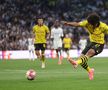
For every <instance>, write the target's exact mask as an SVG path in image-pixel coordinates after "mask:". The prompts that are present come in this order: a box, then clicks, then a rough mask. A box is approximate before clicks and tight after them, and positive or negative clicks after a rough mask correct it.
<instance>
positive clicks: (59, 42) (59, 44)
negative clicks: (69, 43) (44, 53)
mask: <svg viewBox="0 0 108 90" xmlns="http://www.w3.org/2000/svg"><path fill="white" fill-rule="evenodd" d="M58 48H62V40H61V39H59V40H54V41H53V49H58Z"/></svg>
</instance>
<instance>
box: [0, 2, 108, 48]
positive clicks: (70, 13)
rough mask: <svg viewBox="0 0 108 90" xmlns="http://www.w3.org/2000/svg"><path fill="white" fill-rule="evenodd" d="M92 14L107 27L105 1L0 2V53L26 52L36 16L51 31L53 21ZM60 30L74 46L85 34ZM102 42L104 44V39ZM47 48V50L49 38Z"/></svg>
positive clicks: (77, 31) (79, 18)
mask: <svg viewBox="0 0 108 90" xmlns="http://www.w3.org/2000/svg"><path fill="white" fill-rule="evenodd" d="M94 11H95V12H97V13H98V14H99V15H100V17H101V19H102V21H103V22H105V23H107V24H108V1H107V0H92V1H91V0H55V1H54V0H0V50H26V49H27V39H28V37H29V35H30V34H31V33H32V27H33V25H34V24H36V18H37V17H38V16H39V15H42V16H43V17H44V19H45V24H46V25H48V26H49V28H51V26H52V25H53V22H54V20H55V19H59V20H68V21H79V20H83V19H84V18H85V17H86V16H87V15H88V14H89V13H90V12H94ZM62 27H63V29H64V34H66V33H68V34H69V35H70V36H71V38H72V39H73V45H75V46H76V45H77V44H78V41H79V40H80V36H82V35H87V32H86V31H85V30H83V29H82V28H75V27H67V26H66V27H65V26H62ZM105 39H106V41H107V42H108V36H106V38H105ZM107 47H108V46H107V43H106V46H105V48H107ZM47 48H49V49H50V48H51V40H50V39H48V41H47Z"/></svg>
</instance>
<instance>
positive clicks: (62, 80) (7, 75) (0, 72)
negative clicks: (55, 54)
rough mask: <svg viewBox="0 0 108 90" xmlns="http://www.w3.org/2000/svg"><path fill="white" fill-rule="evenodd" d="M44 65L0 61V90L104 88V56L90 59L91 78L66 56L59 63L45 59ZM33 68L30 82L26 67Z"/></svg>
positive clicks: (107, 69) (107, 75)
mask: <svg viewBox="0 0 108 90" xmlns="http://www.w3.org/2000/svg"><path fill="white" fill-rule="evenodd" d="M46 64H47V65H46V68H45V69H41V67H40V65H41V63H40V61H39V60H36V61H29V60H10V61H9V60H0V90H108V59H107V58H92V59H91V60H90V61H89V65H90V66H91V67H94V68H95V77H94V80H92V81H90V80H89V79H88V74H87V72H86V71H85V70H83V69H82V68H81V67H80V66H79V67H78V69H76V70H75V69H74V68H73V67H72V66H71V65H70V64H69V62H67V61H66V59H64V60H63V64H62V65H58V64H57V60H56V59H55V60H54V59H47V61H46ZM31 68H32V69H34V70H36V72H37V77H36V79H35V80H33V81H29V80H27V79H26V78H25V73H26V71H27V70H28V69H31Z"/></svg>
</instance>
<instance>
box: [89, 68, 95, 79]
mask: <svg viewBox="0 0 108 90" xmlns="http://www.w3.org/2000/svg"><path fill="white" fill-rule="evenodd" d="M88 76H89V79H90V80H93V78H94V68H92V69H90V71H89V72H88Z"/></svg>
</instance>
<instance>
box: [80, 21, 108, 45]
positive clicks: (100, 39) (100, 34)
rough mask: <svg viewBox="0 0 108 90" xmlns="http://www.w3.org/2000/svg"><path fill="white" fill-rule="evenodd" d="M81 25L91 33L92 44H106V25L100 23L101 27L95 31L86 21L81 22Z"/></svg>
mask: <svg viewBox="0 0 108 90" xmlns="http://www.w3.org/2000/svg"><path fill="white" fill-rule="evenodd" d="M79 24H80V26H81V27H84V28H85V29H87V31H88V32H89V37H90V41H91V42H96V43H100V44H104V43H105V40H104V36H105V34H107V33H108V26H107V25H106V24H105V23H103V22H100V25H99V26H98V27H96V28H95V29H94V28H93V26H92V25H91V24H89V23H88V21H87V20H84V21H82V22H80V23H79Z"/></svg>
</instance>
